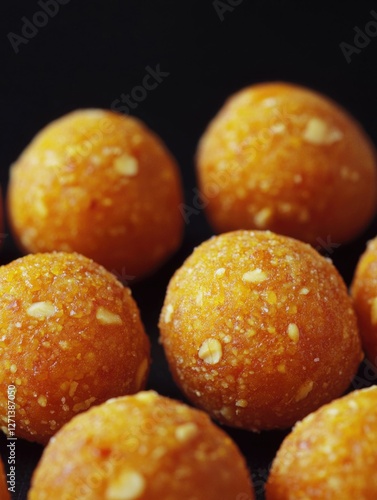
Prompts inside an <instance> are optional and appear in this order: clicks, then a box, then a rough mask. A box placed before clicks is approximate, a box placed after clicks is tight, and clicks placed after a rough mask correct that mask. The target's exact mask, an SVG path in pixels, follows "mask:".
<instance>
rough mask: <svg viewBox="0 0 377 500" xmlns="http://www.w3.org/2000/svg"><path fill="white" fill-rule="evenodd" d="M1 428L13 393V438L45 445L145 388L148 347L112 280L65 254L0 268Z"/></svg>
mask: <svg viewBox="0 0 377 500" xmlns="http://www.w3.org/2000/svg"><path fill="white" fill-rule="evenodd" d="M0 290H1V294H0V332H1V336H0V425H1V428H2V430H3V431H4V432H5V433H7V387H8V386H9V385H14V386H15V387H16V394H15V403H16V410H15V412H16V435H17V436H18V437H21V438H25V439H28V440H31V441H37V442H39V443H46V442H47V441H48V440H49V438H50V437H51V436H52V435H53V434H54V433H55V432H56V431H57V430H58V429H59V428H60V427H61V426H62V425H63V424H64V423H66V422H67V421H68V420H70V419H71V418H72V417H73V416H75V415H76V414H77V413H79V412H82V411H84V410H87V409H88V408H89V407H90V406H92V405H97V404H100V403H102V402H103V401H106V400H107V399H109V398H111V397H116V396H120V395H124V394H131V393H135V392H137V391H139V390H141V389H143V388H144V386H145V382H146V377H147V374H148V370H149V340H148V338H147V336H146V334H145V332H144V328H143V325H142V323H141V320H140V315H139V310H138V308H137V305H136V303H135V302H134V300H133V298H132V297H131V292H130V289H129V288H125V287H124V286H123V285H122V284H121V283H120V282H119V281H118V280H117V279H116V278H115V277H114V276H113V275H112V274H111V273H109V272H108V271H106V270H105V269H104V268H103V267H102V266H100V265H98V264H96V263H94V262H93V261H92V260H90V259H88V258H86V257H83V256H81V255H78V254H69V253H64V252H56V253H46V254H34V255H28V256H26V257H22V258H20V259H18V260H15V261H13V262H11V263H10V264H8V265H5V266H2V267H0Z"/></svg>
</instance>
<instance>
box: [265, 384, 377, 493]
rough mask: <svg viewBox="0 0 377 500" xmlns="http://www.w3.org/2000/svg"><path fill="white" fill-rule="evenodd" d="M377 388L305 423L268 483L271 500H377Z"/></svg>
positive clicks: (279, 457)
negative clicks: (336, 499)
mask: <svg viewBox="0 0 377 500" xmlns="http://www.w3.org/2000/svg"><path fill="white" fill-rule="evenodd" d="M376 407H377V387H375V386H374V387H371V388H369V389H362V390H360V391H354V392H352V393H350V394H348V395H347V396H345V397H343V398H340V399H338V400H335V401H333V402H332V403H330V404H328V405H325V406H323V407H322V408H320V409H319V410H318V411H316V412H315V413H312V414H310V415H309V416H308V417H306V418H305V419H304V420H303V421H301V422H299V423H298V424H297V425H296V426H295V427H294V429H293V431H292V432H291V434H289V436H288V437H287V438H286V439H285V440H284V442H283V444H282V445H281V447H280V449H279V451H278V453H277V456H276V458H275V460H274V462H273V464H272V469H271V473H270V476H269V478H268V481H267V487H266V498H267V500H288V499H291V500H293V499H295V500H296V499H298V498H300V499H303V500H304V499H308V500H309V499H318V500H332V499H334V498H339V499H342V500H354V499H358V500H374V499H375V498H377V472H376V471H377V454H376V448H377V414H376Z"/></svg>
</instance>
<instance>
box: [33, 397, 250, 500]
mask: <svg viewBox="0 0 377 500" xmlns="http://www.w3.org/2000/svg"><path fill="white" fill-rule="evenodd" d="M28 498H29V500H42V499H46V500H47V499H50V498H64V499H67V500H70V499H72V500H73V499H76V498H90V499H91V500H136V499H137V500H162V499H163V500H177V499H178V498H179V499H180V500H191V499H193V498H195V499H196V500H219V499H220V498H221V499H222V500H236V499H241V498H242V499H245V500H253V499H254V493H253V489H252V485H251V481H250V478H249V474H248V471H247V468H246V464H245V460H244V458H243V457H242V455H241V453H240V451H239V450H238V448H237V447H236V445H235V444H234V443H233V441H232V440H231V439H230V437H229V436H227V435H226V434H225V433H224V432H223V431H222V430H221V429H219V428H218V427H217V426H216V425H215V424H213V423H212V422H211V420H210V419H209V417H208V416H207V415H206V414H204V413H203V412H201V411H198V410H194V409H193V408H190V407H188V406H186V405H184V404H182V403H179V402H177V401H173V400H171V399H168V398H165V397H162V396H159V395H158V394H156V393H155V392H152V391H150V392H141V393H139V394H137V395H134V396H126V397H121V398H117V399H112V400H110V401H108V402H107V403H104V404H102V405H100V406H97V407H96V408H92V409H91V410H89V411H87V412H85V413H83V414H81V415H79V416H78V417H75V418H74V419H72V420H71V422H69V423H68V424H67V425H65V426H64V427H63V428H62V429H61V430H60V431H59V432H58V433H57V434H56V436H55V438H54V439H53V440H51V441H50V443H49V444H48V446H47V448H46V449H45V451H44V453H43V456H42V459H41V461H40V463H39V465H38V467H37V469H36V470H35V472H34V476H33V479H32V487H31V490H30V492H29V497H28Z"/></svg>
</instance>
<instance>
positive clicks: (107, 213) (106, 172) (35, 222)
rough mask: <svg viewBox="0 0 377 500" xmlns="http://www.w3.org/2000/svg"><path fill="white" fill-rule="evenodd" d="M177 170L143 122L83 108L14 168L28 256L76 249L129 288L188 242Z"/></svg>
mask: <svg viewBox="0 0 377 500" xmlns="http://www.w3.org/2000/svg"><path fill="white" fill-rule="evenodd" d="M181 202H182V189H181V181H180V174H179V171H178V167H177V164H176V162H175V160H174V159H173V157H172V156H171V154H170V153H169V151H168V150H167V148H166V147H165V145H164V144H163V143H162V141H161V140H160V139H159V137H157V135H155V134H154V133H153V132H152V131H150V130H149V129H148V128H147V127H146V126H145V125H143V124H142V123H141V122H140V121H139V120H136V119H135V118H131V117H129V116H123V115H120V114H117V113H113V112H110V111H104V110H79V111H76V112H72V113H70V114H68V115H66V116H63V117H62V118H60V119H58V120H56V121H54V122H52V123H51V124H49V125H48V126H47V127H45V128H44V129H43V130H42V131H41V132H40V133H39V134H38V135H37V136H36V137H35V138H34V140H33V141H32V142H31V143H30V145H29V146H28V147H27V148H26V149H25V151H24V152H23V153H22V154H21V156H20V157H19V158H18V160H17V161H16V162H15V163H14V164H13V166H12V167H11V172H10V185H9V196H8V211H9V219H10V223H11V226H12V228H13V233H14V236H15V237H16V239H17V241H18V243H19V246H20V247H21V248H22V249H23V250H24V251H25V252H32V253H34V252H48V251H53V250H58V251H67V252H71V251H76V252H79V253H81V254H83V255H86V256H87V257H90V258H92V259H93V260H94V261H95V262H98V263H100V264H102V265H104V266H105V267H106V268H107V269H108V270H110V271H112V272H114V273H116V274H118V275H119V274H120V275H121V276H123V277H124V278H125V279H126V280H128V281H131V280H133V279H137V278H140V277H143V276H145V275H147V274H149V273H151V272H152V271H154V270H155V269H156V268H158V267H159V266H160V265H161V264H162V263H163V262H164V261H165V260H166V259H167V258H168V257H169V256H170V255H171V254H172V253H173V252H174V251H175V250H177V248H178V247H179V245H180V243H181V239H182V232H183V218H182V215H181V212H180V204H181Z"/></svg>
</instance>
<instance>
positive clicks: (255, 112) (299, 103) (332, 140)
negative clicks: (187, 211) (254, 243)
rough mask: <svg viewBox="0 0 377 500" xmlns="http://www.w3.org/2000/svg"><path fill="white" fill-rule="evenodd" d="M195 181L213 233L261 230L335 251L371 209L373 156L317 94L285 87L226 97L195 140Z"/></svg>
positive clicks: (342, 115) (375, 182)
mask: <svg viewBox="0 0 377 500" xmlns="http://www.w3.org/2000/svg"><path fill="white" fill-rule="evenodd" d="M197 174H198V182H199V187H200V192H201V194H202V197H203V203H204V205H205V209H206V214H207V216H208V219H209V221H210V223H211V224H212V226H213V228H214V229H215V230H216V231H217V232H219V233H221V232H226V231H232V230H236V229H262V230H263V229H269V230H271V231H274V232H277V233H280V234H285V235H288V236H291V237H294V238H297V239H300V240H302V241H305V242H308V243H310V244H312V245H313V246H318V242H320V241H321V240H325V241H327V238H328V237H331V240H332V241H334V242H336V243H337V244H340V243H343V242H346V241H349V240H352V239H353V238H355V237H356V236H357V235H358V234H359V233H361V232H362V231H363V230H364V229H365V227H366V226H367V225H368V224H369V222H370V221H371V219H372V217H373V215H374V213H375V211H376V199H377V171H376V154H375V148H374V146H373V144H372V143H371V141H370V139H369V138H368V136H367V135H366V133H365V131H364V130H363V129H362V127H361V126H360V125H359V124H358V123H357V121H356V120H355V119H354V118H353V117H352V116H350V115H349V114H348V113H347V112H346V111H345V110H344V109H342V108H341V107H340V106H339V105H338V104H336V103H335V102H333V101H331V100H330V99H329V98H327V97H326V96H324V95H321V94H319V93H318V92H315V91H313V90H311V89H308V88H305V87H300V86H297V85H293V84H289V83H280V82H275V83H262V84H257V85H252V86H250V87H246V88H244V89H242V90H241V91H239V92H238V93H236V94H234V95H232V96H231V97H230V98H229V99H228V100H227V102H226V103H225V105H224V106H223V107H222V108H221V110H220V111H219V112H218V114H217V115H216V116H215V117H214V119H213V120H212V121H211V123H210V124H209V126H208V127H207V129H206V130H205V132H204V134H203V135H202V137H201V140H200V143H199V146H198V151H197Z"/></svg>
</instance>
